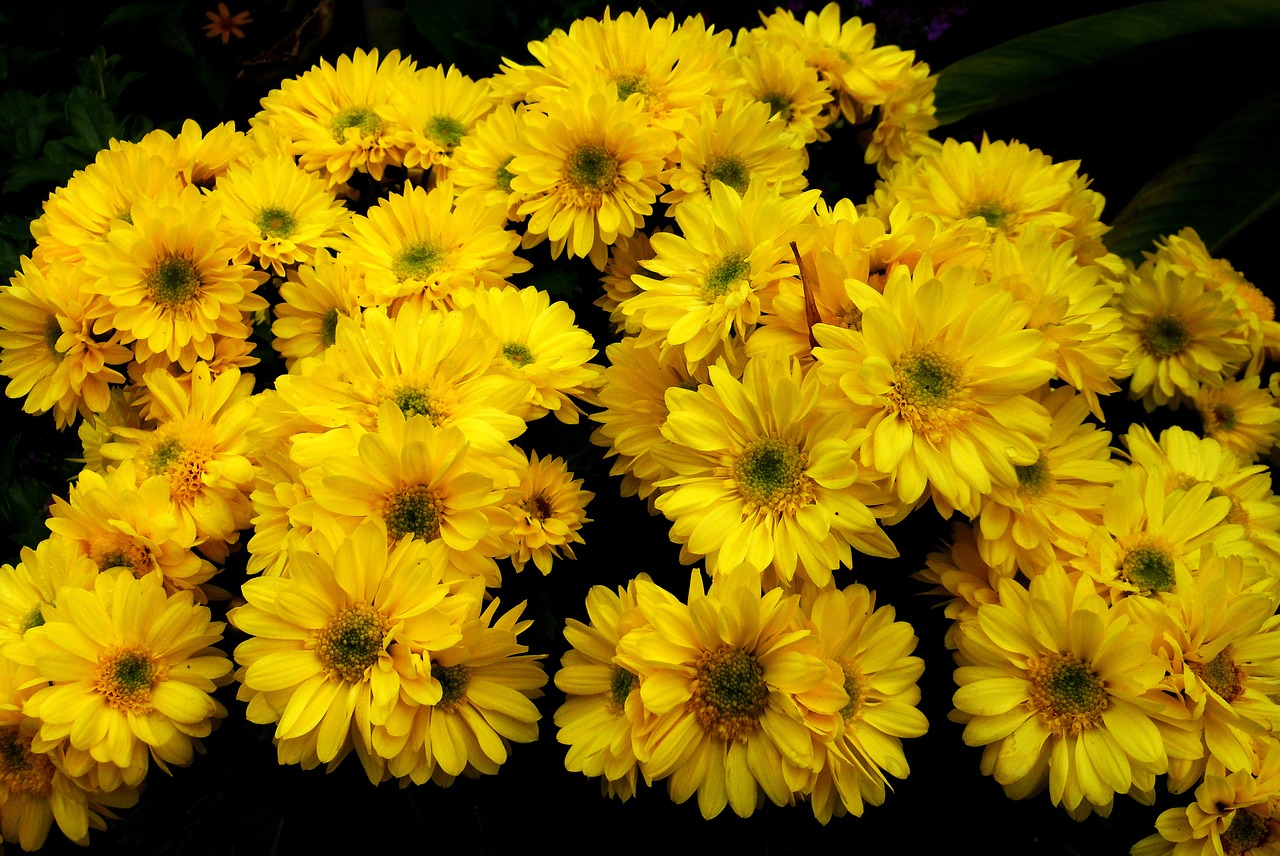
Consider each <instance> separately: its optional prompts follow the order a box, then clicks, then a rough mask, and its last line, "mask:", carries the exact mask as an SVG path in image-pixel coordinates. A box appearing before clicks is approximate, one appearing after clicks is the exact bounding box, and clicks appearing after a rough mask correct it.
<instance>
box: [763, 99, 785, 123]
mask: <svg viewBox="0 0 1280 856" xmlns="http://www.w3.org/2000/svg"><path fill="white" fill-rule="evenodd" d="M760 100H761V101H763V102H764V103H765V104H768V105H769V115H770V116H781V117H782V121H784V122H790V121H791V99H790V98H788V97H787V96H785V95H783V94H782V93H781V92H769V93H766V94H764V95H761V96H760Z"/></svg>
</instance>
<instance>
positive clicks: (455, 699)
mask: <svg viewBox="0 0 1280 856" xmlns="http://www.w3.org/2000/svg"><path fill="white" fill-rule="evenodd" d="M431 677H433V678H435V679H436V680H437V681H439V682H440V690H441V695H440V701H438V702H436V707H441V708H444V709H445V710H452V709H453V708H455V707H457V706H458V705H459V704H460V703H461V702H462V700H463V699H464V698H466V695H467V684H468V683H470V682H471V672H470V670H469V669H467V667H466V666H464V665H462V664H461V663H459V664H458V665H456V666H442V665H440V664H439V663H432V664H431Z"/></svg>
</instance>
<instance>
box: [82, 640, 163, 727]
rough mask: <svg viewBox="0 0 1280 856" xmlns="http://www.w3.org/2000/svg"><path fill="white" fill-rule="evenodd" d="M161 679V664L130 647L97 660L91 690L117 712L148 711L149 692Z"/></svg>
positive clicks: (149, 708)
mask: <svg viewBox="0 0 1280 856" xmlns="http://www.w3.org/2000/svg"><path fill="white" fill-rule="evenodd" d="M162 677H163V675H162V674H161V669H160V664H158V663H157V662H156V661H155V660H154V659H153V658H152V657H151V655H150V654H149V653H148V652H147V651H145V650H143V649H142V648H139V647H136V646H131V647H128V648H117V649H115V650H112V651H108V652H106V653H104V654H103V655H102V656H101V657H100V658H99V660H98V671H97V675H96V678H95V681H94V688H95V689H96V690H97V691H98V692H99V693H101V694H102V696H103V700H104V701H106V703H107V704H108V705H110V706H111V707H114V708H115V709H117V710H122V711H126V712H127V711H134V712H145V711H149V710H151V690H152V688H153V687H154V686H155V685H156V683H157V682H158V681H159V680H160V679H161V678H162Z"/></svg>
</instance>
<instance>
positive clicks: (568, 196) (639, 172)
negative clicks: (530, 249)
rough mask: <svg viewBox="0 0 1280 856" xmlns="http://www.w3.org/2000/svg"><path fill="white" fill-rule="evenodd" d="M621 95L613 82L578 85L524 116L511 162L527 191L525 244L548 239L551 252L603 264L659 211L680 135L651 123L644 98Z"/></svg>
mask: <svg viewBox="0 0 1280 856" xmlns="http://www.w3.org/2000/svg"><path fill="white" fill-rule="evenodd" d="M617 96H618V92H617V86H616V85H615V84H610V85H609V86H608V87H606V88H605V89H604V90H600V89H597V88H591V87H581V88H575V89H571V90H567V91H565V92H564V93H563V94H561V95H559V96H558V97H557V98H555V99H554V100H552V101H549V102H546V103H544V104H543V105H541V106H542V107H543V108H544V109H545V110H546V112H545V113H543V112H533V111H530V112H528V113H526V114H525V135H524V137H522V138H521V139H520V140H517V141H516V145H515V146H514V147H513V152H514V154H515V158H514V159H513V160H512V161H511V162H510V163H509V164H507V170H508V171H509V172H510V173H511V174H512V176H514V177H513V178H512V179H511V189H512V190H514V191H516V192H517V193H522V194H524V195H525V197H526V199H525V201H524V202H523V203H521V205H520V212H519V213H520V215H521V216H522V217H523V216H527V217H528V218H529V225H528V231H527V232H526V233H525V239H524V245H525V246H533V245H534V244H535V243H537V242H538V241H541V240H542V239H544V238H549V239H550V240H551V257H552V258H559V257H560V253H562V252H565V253H566V254H567V255H568V256H569V257H570V258H573V257H575V256H578V257H582V258H590V259H591V262H592V264H594V265H595V266H596V269H597V270H603V269H604V263H605V257H606V255H607V252H608V247H609V245H610V244H612V243H613V242H614V241H615V240H617V238H618V236H620V235H621V236H623V237H626V236H627V235H630V234H632V233H633V232H635V231H636V230H637V229H640V228H642V227H643V226H644V218H645V217H646V216H648V215H649V214H651V213H653V203H654V201H655V200H656V199H657V198H658V194H659V193H660V192H661V190H662V184H661V182H660V181H659V175H660V174H661V172H662V169H663V159H664V157H665V156H666V154H667V153H668V152H669V151H671V150H672V149H673V148H674V147H675V140H674V137H673V136H672V135H671V134H669V133H666V132H663V131H660V130H659V129H657V128H654V127H652V126H650V125H649V124H648V117H647V115H646V114H645V112H644V108H643V104H642V101H641V99H639V98H627V99H626V100H623V101H620V100H618V97H617Z"/></svg>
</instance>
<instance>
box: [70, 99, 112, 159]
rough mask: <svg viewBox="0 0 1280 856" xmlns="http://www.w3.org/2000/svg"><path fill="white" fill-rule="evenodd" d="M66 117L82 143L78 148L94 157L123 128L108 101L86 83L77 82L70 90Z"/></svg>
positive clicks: (78, 140) (77, 138)
mask: <svg viewBox="0 0 1280 856" xmlns="http://www.w3.org/2000/svg"><path fill="white" fill-rule="evenodd" d="M67 121H68V122H70V123H71V131H72V133H73V134H74V135H75V137H76V141H77V142H78V143H79V145H78V146H77V148H79V149H80V150H81V151H82V152H84V153H86V154H88V155H89V157H91V158H92V157H93V156H94V155H95V154H96V153H97V152H98V151H99V150H100V149H104V148H106V147H107V143H108V142H109V141H110V140H111V138H112V137H115V136H118V135H119V131H120V127H119V124H118V123H117V122H116V117H115V114H114V113H112V112H111V107H110V106H109V105H108V104H107V102H106V101H104V100H103V99H102V96H101V95H99V94H98V93H97V92H94V91H92V90H90V89H86V88H85V87H83V86H76V87H74V88H72V90H71V92H69V93H68V94H67Z"/></svg>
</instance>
